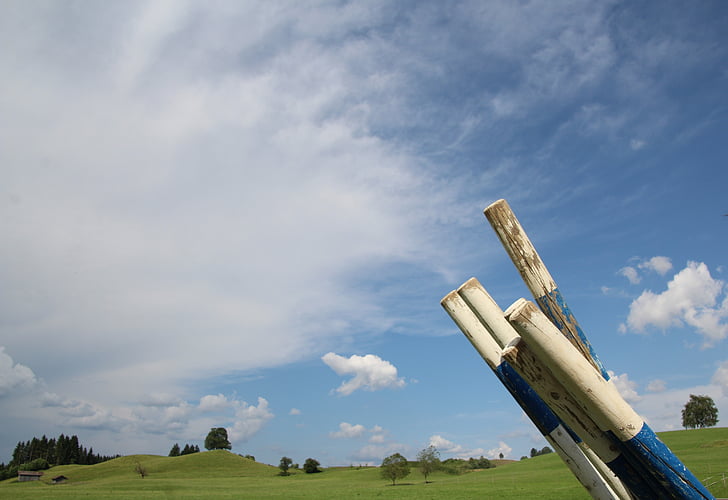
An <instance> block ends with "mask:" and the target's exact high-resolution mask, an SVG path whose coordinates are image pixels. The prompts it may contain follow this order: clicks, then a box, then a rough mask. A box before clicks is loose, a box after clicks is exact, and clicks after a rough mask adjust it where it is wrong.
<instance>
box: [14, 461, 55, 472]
mask: <svg viewBox="0 0 728 500" xmlns="http://www.w3.org/2000/svg"><path fill="white" fill-rule="evenodd" d="M50 468H51V466H50V464H49V463H48V460H46V459H45V458H36V459H35V460H33V461H31V462H26V463H24V464H21V465H20V467H18V470H46V469H50Z"/></svg>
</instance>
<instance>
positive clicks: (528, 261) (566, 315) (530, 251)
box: [484, 200, 609, 380]
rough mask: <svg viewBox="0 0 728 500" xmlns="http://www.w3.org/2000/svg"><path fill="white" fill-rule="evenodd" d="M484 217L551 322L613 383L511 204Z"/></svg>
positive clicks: (503, 202) (490, 208)
mask: <svg viewBox="0 0 728 500" xmlns="http://www.w3.org/2000/svg"><path fill="white" fill-rule="evenodd" d="M484 214H485V217H486V218H487V219H488V222H490V225H491V226H492V227H493V230H494V231H495V233H496V234H497V235H498V239H499V240H500V241H501V244H502V245H503V248H505V250H506V252H507V253H508V255H509V256H510V258H511V260H512V261H513V264H514V265H515V266H516V269H517V270H518V272H519V274H520V275H521V278H523V281H524V282H525V283H526V286H527V287H528V289H529V290H530V291H531V293H532V294H533V297H534V298H535V299H536V303H537V304H538V305H539V307H540V308H541V310H542V311H543V312H544V314H546V316H548V317H549V319H551V321H552V322H553V323H554V325H556V327H557V328H558V329H559V330H560V331H561V333H562V334H563V335H564V336H565V337H566V338H567V339H568V340H569V342H571V343H572V344H573V345H574V347H576V349H577V350H578V351H579V352H580V353H581V354H582V355H583V356H584V357H585V358H586V359H587V360H588V361H589V362H590V363H591V364H592V365H594V367H595V368H596V369H597V370H599V372H600V373H601V374H602V376H603V377H604V379H605V380H609V374H608V373H607V371H606V370H605V369H604V366H602V362H601V361H600V360H599V357H598V356H597V354H596V352H594V349H593V348H592V345H591V343H590V342H589V339H587V337H586V334H585V333H584V332H583V331H582V329H581V327H580V326H579V323H578V322H577V321H576V318H575V317H574V315H573V314H572V313H571V310H570V309H569V306H568V305H567V304H566V301H565V300H564V297H563V296H562V295H561V292H560V291H559V288H558V286H557V285H556V281H554V279H553V277H552V276H551V273H549V270H548V269H547V268H546V265H545V264H544V263H543V261H542V260H541V257H540V256H539V255H538V252H537V251H536V248H535V247H534V246H533V244H532V243H531V240H530V239H529V238H528V235H527V234H526V231H524V229H523V226H521V223H520V222H519V221H518V219H517V218H516V215H515V214H514V213H513V210H511V207H510V206H509V205H508V202H507V201H506V200H498V201H496V202H495V203H492V204H491V205H489V206H488V207H487V208H486V209H485V210H484Z"/></svg>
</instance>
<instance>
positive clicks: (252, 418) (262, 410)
mask: <svg viewBox="0 0 728 500" xmlns="http://www.w3.org/2000/svg"><path fill="white" fill-rule="evenodd" d="M274 416H275V415H273V413H272V412H271V411H270V410H269V409H268V401H267V400H266V399H265V398H261V397H259V398H258V406H253V405H249V404H248V403H246V402H245V401H242V402H240V403H239V408H238V409H237V410H236V412H235V422H234V423H233V426H232V429H230V430H229V434H230V440H231V441H232V440H237V441H243V442H245V441H247V440H248V439H250V438H251V437H252V436H254V435H255V434H257V433H258V432H259V431H260V430H261V429H262V428H263V427H264V426H265V424H267V423H268V421H270V420H271V419H272V418H273V417H274Z"/></svg>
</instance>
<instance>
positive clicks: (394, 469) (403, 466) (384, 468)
mask: <svg viewBox="0 0 728 500" xmlns="http://www.w3.org/2000/svg"><path fill="white" fill-rule="evenodd" d="M409 473H410V468H409V463H407V459H406V458H404V457H403V456H402V455H400V454H399V453H395V454H394V455H390V456H388V457H387V458H385V459H384V460H383V461H382V465H381V467H380V474H381V475H382V477H383V478H384V479H389V480H390V481H392V486H394V485H395V483H396V481H397V479H402V478H403V477H407V476H408V475H409Z"/></svg>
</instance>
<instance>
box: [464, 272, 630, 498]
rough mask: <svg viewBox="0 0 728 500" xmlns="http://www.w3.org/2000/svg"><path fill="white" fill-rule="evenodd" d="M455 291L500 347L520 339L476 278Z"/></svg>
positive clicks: (608, 474) (614, 483)
mask: <svg viewBox="0 0 728 500" xmlns="http://www.w3.org/2000/svg"><path fill="white" fill-rule="evenodd" d="M457 293H458V295H460V296H461V297H462V299H463V300H464V301H465V303H466V304H467V305H468V306H469V307H470V309H471V310H472V311H473V312H474V313H475V314H476V315H477V316H478V319H479V320H480V322H481V323H482V324H483V325H484V326H485V327H486V329H487V330H488V332H489V333H490V334H491V336H492V337H493V339H495V341H496V342H497V343H498V344H499V346H500V347H501V348H507V347H509V346H512V345H515V344H516V343H517V342H518V341H519V340H520V336H519V335H518V332H517V331H516V330H515V329H514V328H513V326H512V325H511V324H510V323H509V322H508V320H507V319H506V318H505V314H504V312H503V310H502V309H501V308H500V307H499V306H498V304H497V303H496V301H495V300H494V299H493V297H491V295H490V294H489V293H488V292H487V290H486V289H485V288H484V287H483V286H482V285H481V284H480V282H479V281H478V280H477V279H476V278H470V279H469V280H468V281H466V282H465V283H463V284H462V285H461V286H460V287H459V288H458V290H457ZM557 418H558V417H557ZM595 431H596V430H595ZM598 435H601V432H594V437H593V438H592V439H596V440H598V442H599V443H603V444H604V441H603V436H599V437H597V436H598ZM582 439H583V438H582ZM584 447H585V448H587V449H588V454H587V456H588V457H589V458H590V459H591V460H592V462H593V467H594V468H595V469H596V470H597V471H598V472H599V473H600V474H601V475H602V479H603V481H606V482H607V483H609V484H610V485H611V487H612V489H613V490H614V491H616V492H617V493H618V494H619V495H620V496H621V497H622V498H629V497H630V495H629V494H628V493H627V489H626V488H625V486H624V485H623V484H622V482H621V481H620V480H619V479H618V478H617V477H615V474H614V473H613V472H612V471H611V470H610V469H609V468H608V466H607V465H606V464H605V463H604V462H603V461H602V459H600V458H599V456H597V455H596V454H595V453H594V452H593V451H592V450H591V449H590V448H589V446H588V445H586V444H585V445H584ZM610 458H612V459H614V458H615V457H610Z"/></svg>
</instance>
